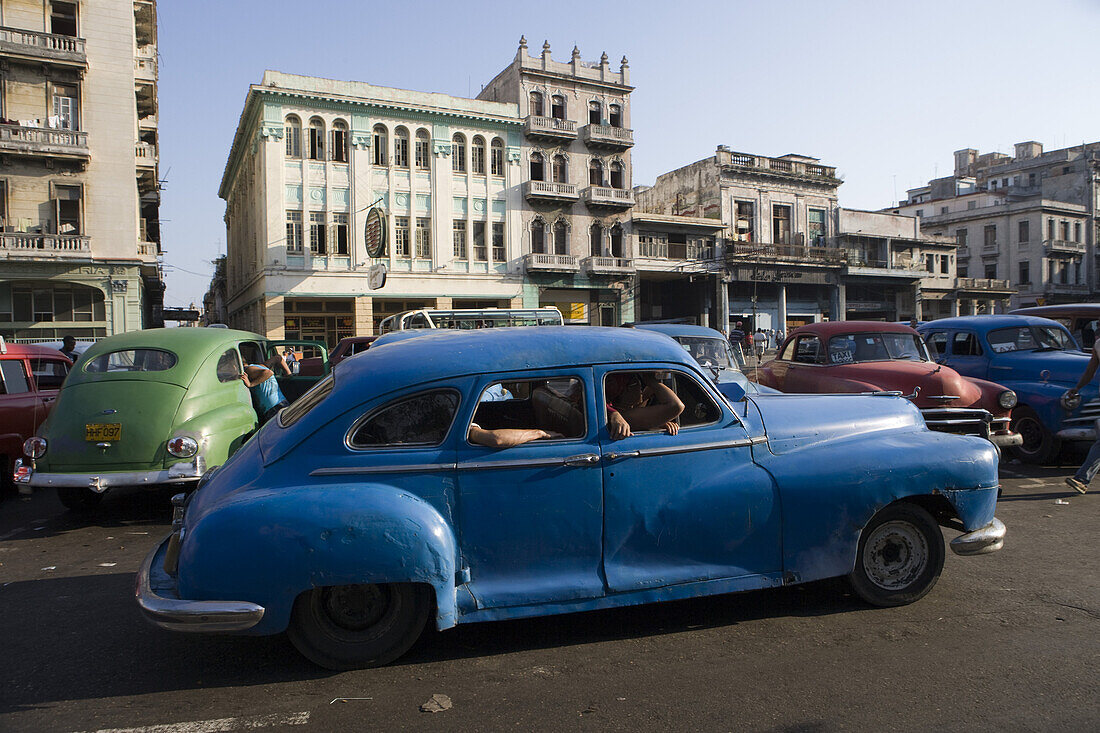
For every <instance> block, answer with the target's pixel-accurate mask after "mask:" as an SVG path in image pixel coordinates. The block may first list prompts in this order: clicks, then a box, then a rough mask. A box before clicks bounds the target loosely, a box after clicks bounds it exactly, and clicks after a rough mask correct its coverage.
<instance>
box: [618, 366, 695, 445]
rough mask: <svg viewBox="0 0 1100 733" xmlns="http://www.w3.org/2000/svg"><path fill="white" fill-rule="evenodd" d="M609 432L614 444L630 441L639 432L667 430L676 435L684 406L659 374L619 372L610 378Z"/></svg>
mask: <svg viewBox="0 0 1100 733" xmlns="http://www.w3.org/2000/svg"><path fill="white" fill-rule="evenodd" d="M605 388H606V391H607V432H608V433H610V434H611V439H612V440H620V439H622V438H628V437H630V436H631V435H633V434H634V431H635V430H638V431H644V430H663V431H664V432H666V433H668V434H669V435H676V433H677V432H679V430H680V426H679V425H678V424H677V423H676V418H677V417H679V416H680V413H681V412H683V411H684V403H683V402H681V401H680V398H679V397H677V396H676V393H675V392H673V391H672V390H671V389H669V387H668V386H667V385H664V384H661V383H660V382H659V381H658V380H657V373H656V372H636V373H623V372H617V373H615V374H610V375H608V377H607V381H606V384H605Z"/></svg>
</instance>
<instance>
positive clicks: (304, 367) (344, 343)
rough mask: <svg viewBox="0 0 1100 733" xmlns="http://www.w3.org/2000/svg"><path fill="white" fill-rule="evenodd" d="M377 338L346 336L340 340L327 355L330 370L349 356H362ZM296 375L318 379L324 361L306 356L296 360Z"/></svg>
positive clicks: (316, 357)
mask: <svg viewBox="0 0 1100 733" xmlns="http://www.w3.org/2000/svg"><path fill="white" fill-rule="evenodd" d="M376 338H378V337H377V336H348V337H347V338H342V339H340V341H339V343H337V344H336V348H335V349H333V350H332V353H331V354H329V355H328V363H329V367H330V368H334V367H335V366H336V365H337V364H339V363H340V362H342V361H343V360H344V359H347V358H348V357H349V356H355V355H356V354H362V353H363V352H364V351H366V350H367V349H368V348H370V345H371V342H372V341H374V340H375V339H376ZM298 365H299V366H298V373H299V374H300V375H302V376H304V377H319V376H321V375H322V374H323V373H324V359H323V358H322V357H320V356H307V357H305V358H303V359H299V360H298Z"/></svg>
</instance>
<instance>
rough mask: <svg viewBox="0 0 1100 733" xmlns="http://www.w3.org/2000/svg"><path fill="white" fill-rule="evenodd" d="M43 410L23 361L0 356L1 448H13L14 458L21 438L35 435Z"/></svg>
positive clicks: (19, 448) (44, 411) (19, 451)
mask: <svg viewBox="0 0 1100 733" xmlns="http://www.w3.org/2000/svg"><path fill="white" fill-rule="evenodd" d="M45 414H46V410H45V408H44V407H43V405H42V402H41V398H40V397H39V396H38V394H36V393H35V391H34V386H33V384H32V383H31V380H30V378H29V375H28V374H27V366H26V362H25V361H24V360H23V359H22V358H21V357H20V358H14V359H13V358H10V357H8V358H2V357H0V450H3V451H10V452H12V453H13V454H14V455H13V456H12V458H13V459H14V458H17V457H18V456H19V455H21V454H22V448H21V445H22V442H23V441H24V440H26V439H27V438H29V437H30V436H32V435H34V431H35V428H36V427H37V426H38V425H39V423H41V422H42V420H43V419H44V417H45ZM4 446H8V447H4ZM0 468H2V466H0Z"/></svg>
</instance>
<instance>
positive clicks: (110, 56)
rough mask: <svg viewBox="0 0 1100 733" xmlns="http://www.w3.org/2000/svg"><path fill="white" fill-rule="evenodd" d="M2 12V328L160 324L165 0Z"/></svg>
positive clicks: (104, 330) (83, 334) (95, 331)
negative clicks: (160, 83)
mask: <svg viewBox="0 0 1100 733" xmlns="http://www.w3.org/2000/svg"><path fill="white" fill-rule="evenodd" d="M0 14H2V17H0V225H2V227H3V231H2V232H0V334H2V335H4V336H5V337H8V338H19V339H25V340H53V339H56V338H60V337H61V336H63V335H65V334H72V335H74V336H77V337H78V338H96V337H101V336H107V335H110V334H112V333H116V332H121V331H127V330H133V329H138V328H142V327H144V326H151V325H160V311H161V307H162V304H163V290H164V287H163V283H162V280H161V273H160V267H159V264H158V256H159V254H160V231H159V224H158V221H159V214H158V209H159V200H160V199H159V197H160V193H159V186H158V179H157V164H158V144H157V22H156V3H155V2H154V1H153V0H101V1H97V2H94V3H92V2H75V1H74V2H62V1H60V0H5V2H4V3H3V5H2V6H0Z"/></svg>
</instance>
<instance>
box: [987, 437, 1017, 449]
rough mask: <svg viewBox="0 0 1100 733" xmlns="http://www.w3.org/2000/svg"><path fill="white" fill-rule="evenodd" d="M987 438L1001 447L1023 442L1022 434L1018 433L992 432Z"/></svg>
mask: <svg viewBox="0 0 1100 733" xmlns="http://www.w3.org/2000/svg"><path fill="white" fill-rule="evenodd" d="M989 440H990V441H992V443H993V444H994V445H996V446H999V447H1001V448H1008V447H1011V446H1014V445H1023V444H1024V436H1022V435H1020V434H1019V433H994V434H993V435H990V436H989Z"/></svg>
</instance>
